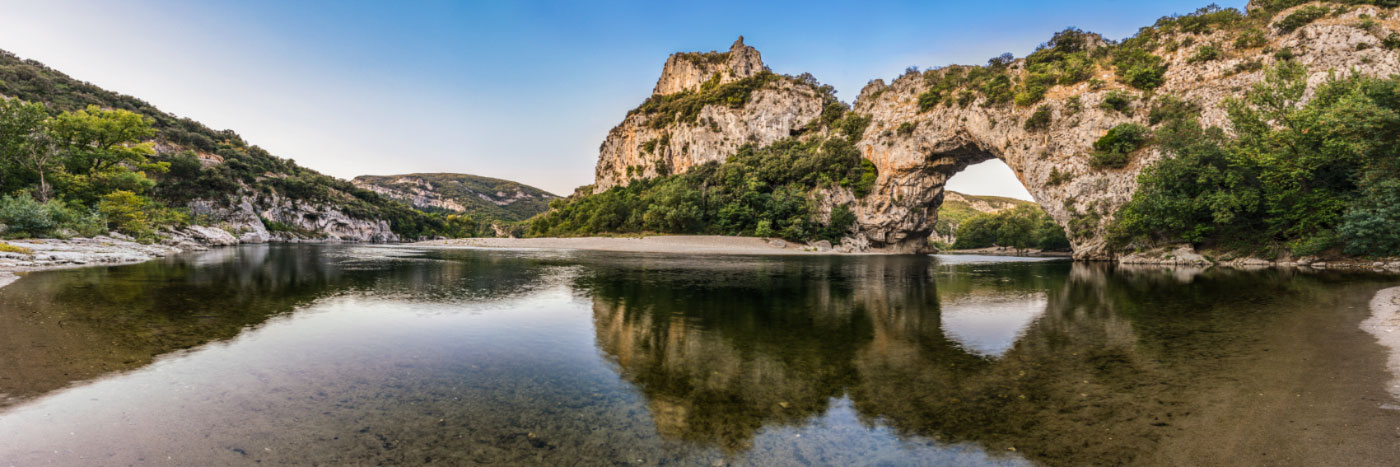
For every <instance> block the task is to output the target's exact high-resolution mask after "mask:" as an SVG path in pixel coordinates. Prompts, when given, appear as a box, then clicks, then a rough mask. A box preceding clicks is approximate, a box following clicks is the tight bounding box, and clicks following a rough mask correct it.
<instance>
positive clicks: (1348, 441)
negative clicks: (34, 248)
mask: <svg viewBox="0 0 1400 467" xmlns="http://www.w3.org/2000/svg"><path fill="white" fill-rule="evenodd" d="M1383 285H1387V284H1386V283H1385V282H1384V281H1383V280H1379V279H1377V278H1372V277H1364V276H1330V275H1309V276H1294V275H1291V274H1286V273H1281V272H1276V271H1267V272H1254V273H1231V272H1228V271H1218V270H1205V271H1189V272H1185V273H1183V272H1182V271H1180V270H1167V269H1153V268H1141V269H1119V268H1112V267H1108V266H1104V265H1085V264H1072V263H1068V262H1027V263H1018V264H1007V263H989V262H983V261H962V262H961V263H959V264H954V262H950V261H940V260H937V259H932V258H926V257H868V258H725V257H708V258H684V257H677V256H660V255H640V254H638V255H629V254H591V253H560V252H539V251H535V252H502V251H471V250H414V249H404V248H383V247H350V246H328V247H318V246H272V247H268V246H250V247H241V248H236V249H224V250H215V251H212V252H208V253H205V254H201V255H190V256H182V257H178V258H172V259H170V260H166V261H161V262H152V263H146V264H142V265H136V266H127V267H118V268H92V269H81V270H72V271H57V272H51V273H38V274H33V275H30V276H29V277H25V278H23V279H21V280H20V281H18V282H16V283H15V284H13V285H11V286H9V287H6V288H4V289H0V353H3V354H4V355H6V356H7V358H5V359H0V392H3V393H7V394H9V395H10V397H11V399H9V401H8V402H6V404H8V407H7V406H3V405H0V439H6V440H7V442H6V443H0V461H11V462H18V463H20V464H26V465H28V464H47V463H52V464H74V463H83V464H87V463H92V462H91V461H93V460H94V459H96V460H99V462H97V463H104V464H128V463H138V464H142V463H150V462H153V461H157V460H159V459H163V458H166V457H167V456H169V458H170V459H172V460H171V462H174V463H177V464H226V463H244V462H253V461H261V462H269V463H287V462H292V463H295V462H324V463H349V464H367V463H368V464H373V463H389V464H418V463H427V462H447V463H458V464H479V463H507V464H560V463H578V462H584V463H598V464H605V463H616V464H674V463H681V464H699V465H712V464H725V463H734V464H759V465H775V464H787V465H792V464H837V465H848V464H927V463H952V464H959V465H965V464H1021V463H1026V462H1027V461H1029V462H1034V463H1040V464H1050V465H1083V464H1175V465H1182V464H1188V465H1199V464H1214V465H1221V464H1255V463H1258V464H1339V463H1341V464H1354V465H1366V464H1368V463H1370V464H1375V463H1377V462H1378V460H1379V461H1382V462H1383V460H1385V459H1396V458H1400V445H1398V444H1397V443H1394V436H1395V435H1396V428H1397V427H1400V413H1397V412H1394V411H1385V410H1382V409H1380V408H1379V406H1380V405H1381V403H1382V402H1384V401H1386V399H1385V398H1386V397H1388V396H1387V395H1386V394H1385V392H1384V386H1383V381H1385V380H1386V379H1387V375H1385V374H1384V373H1383V371H1382V368H1383V363H1382V362H1383V359H1384V356H1383V354H1382V353H1381V352H1380V351H1379V350H1380V349H1379V348H1377V346H1376V345H1375V344H1374V342H1373V341H1372V340H1371V339H1370V337H1369V336H1368V335H1365V334H1364V333H1361V332H1360V331H1359V330H1358V329H1356V323H1357V322H1359V321H1360V320H1361V319H1362V317H1364V316H1365V314H1366V310H1365V303H1366V301H1367V300H1368V299H1369V297H1370V294H1371V292H1373V291H1374V290H1376V289H1378V288H1380V287H1381V286H1383ZM65 387H67V389H63V388H65ZM78 440H81V441H78ZM1222 445H1224V446H1228V449H1220V448H1219V446H1222ZM1244 454H1247V455H1249V456H1252V457H1250V458H1248V459H1245V458H1241V457H1239V456H1241V455H1244ZM1255 456H1257V457H1255Z"/></svg>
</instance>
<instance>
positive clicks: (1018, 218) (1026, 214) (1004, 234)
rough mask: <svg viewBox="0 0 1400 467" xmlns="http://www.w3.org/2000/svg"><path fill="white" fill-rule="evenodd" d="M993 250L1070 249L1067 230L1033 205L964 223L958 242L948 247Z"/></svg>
mask: <svg viewBox="0 0 1400 467" xmlns="http://www.w3.org/2000/svg"><path fill="white" fill-rule="evenodd" d="M993 246H1000V247H1009V248H1015V249H1017V250H1025V249H1030V248H1035V249H1039V250H1053V251H1068V250H1069V248H1070V245H1069V239H1068V238H1066V237H1065V230H1064V229H1063V228H1061V227H1060V226H1059V224H1056V223H1055V221H1054V220H1053V219H1051V218H1050V215H1048V214H1046V213H1045V210H1044V209H1041V208H1040V206H1037V205H1034V204H1031V205H1022V206H1017V207H1015V208H1012V209H1006V210H1003V211H999V212H994V213H982V214H978V215H976V216H973V217H971V218H968V219H966V220H964V221H962V222H961V223H960V224H959V225H958V231H957V240H956V241H955V242H954V243H953V244H952V245H950V246H949V247H950V248H953V249H958V250H966V249H973V248H987V247H993Z"/></svg>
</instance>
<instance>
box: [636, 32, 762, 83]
mask: <svg viewBox="0 0 1400 467" xmlns="http://www.w3.org/2000/svg"><path fill="white" fill-rule="evenodd" d="M766 69H767V68H766V67H764V66H763V58H762V57H761V56H760V55H759V53H758V49H755V48H753V47H749V46H747V45H744V36H739V39H738V40H736V41H734V44H733V45H731V46H730V47H729V51H728V52H723V53H720V52H714V51H711V52H709V53H703V52H684V53H677V54H671V57H670V58H667V59H666V66H665V67H663V68H662V69H661V78H660V79H658V80H656V88H655V89H652V91H651V93H652V94H653V95H658V96H663V95H667V94H675V93H678V92H684V91H693V90H696V89H699V88H700V85H701V84H702V83H704V82H705V81H707V80H709V79H710V78H711V77H713V76H714V75H719V84H727V83H732V82H734V81H738V80H741V79H744V78H748V77H750V76H753V75H756V74H758V73H759V72H761V71H764V70H766Z"/></svg>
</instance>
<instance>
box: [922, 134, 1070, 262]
mask: <svg viewBox="0 0 1400 467" xmlns="http://www.w3.org/2000/svg"><path fill="white" fill-rule="evenodd" d="M930 159H931V162H932V166H933V167H935V168H936V169H935V170H938V171H939V172H942V173H941V174H940V175H943V177H942V178H943V179H944V183H943V187H942V192H941V193H940V194H939V195H938V196H936V197H935V198H934V200H933V203H932V206H931V207H930V208H931V210H932V211H933V212H934V223H933V229H932V230H933V231H932V232H930V234H929V237H928V243H929V246H931V247H933V248H936V249H938V250H940V251H948V250H972V251H979V252H989V253H999V254H1006V253H1012V254H1072V253H1073V249H1072V248H1071V246H1070V241H1069V239H1068V238H1067V236H1066V235H1065V232H1064V229H1063V228H1062V227H1061V226H1060V225H1059V224H1058V223H1056V222H1055V220H1054V219H1053V218H1052V217H1051V216H1050V214H1049V213H1048V212H1047V211H1046V210H1045V209H1044V207H1042V206H1041V205H1040V204H1039V202H1038V201H1037V200H1036V199H1035V197H1034V196H1033V195H1032V194H1031V192H1030V190H1029V189H1028V187H1027V186H1026V184H1025V183H1023V182H1022V181H1021V179H1020V178H1019V177H1017V175H1016V172H1015V171H1013V170H1012V169H1011V167H1010V166H1008V165H1007V164H1006V163H1005V162H1003V161H1002V160H1001V159H1000V158H997V157H995V156H993V155H992V154H991V153H989V152H986V151H976V150H967V149H962V150H957V151H952V152H949V153H943V154H939V155H937V156H934V157H932V158H930Z"/></svg>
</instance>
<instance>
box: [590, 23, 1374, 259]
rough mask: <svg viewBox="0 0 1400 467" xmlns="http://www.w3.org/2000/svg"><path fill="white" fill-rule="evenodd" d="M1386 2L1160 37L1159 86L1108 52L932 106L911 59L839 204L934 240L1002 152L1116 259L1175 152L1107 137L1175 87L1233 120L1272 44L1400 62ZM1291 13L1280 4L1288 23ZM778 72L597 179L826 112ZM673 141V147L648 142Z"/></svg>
mask: <svg viewBox="0 0 1400 467" xmlns="http://www.w3.org/2000/svg"><path fill="white" fill-rule="evenodd" d="M1383 10H1384V9H1380V8H1378V7H1374V6H1356V7H1354V8H1351V9H1348V10H1347V11H1345V12H1344V13H1339V14H1337V15H1335V16H1333V17H1331V18H1329V20H1327V21H1317V22H1314V23H1310V24H1307V25H1305V26H1303V27H1300V28H1298V29H1297V30H1296V31H1293V32H1287V33H1284V32H1280V30H1279V29H1277V28H1274V27H1272V26H1270V27H1266V28H1264V31H1265V41H1264V43H1263V44H1262V45H1255V46H1253V47H1252V48H1250V49H1239V50H1234V49H1238V46H1236V47H1234V49H1232V53H1229V54H1226V55H1224V56H1222V57H1220V58H1218V59H1215V60H1208V61H1196V60H1192V59H1191V57H1192V54H1193V53H1195V52H1196V49H1197V47H1193V46H1189V45H1188V46H1181V47H1178V48H1174V49H1171V50H1166V49H1154V51H1155V53H1158V54H1160V55H1161V57H1162V58H1163V60H1164V64H1165V65H1166V73H1165V75H1164V76H1163V82H1162V83H1161V85H1160V86H1158V87H1157V88H1156V89H1155V90H1153V91H1150V92H1149V91H1142V90H1139V89H1134V88H1131V87H1129V86H1127V85H1125V84H1124V83H1121V82H1119V81H1118V79H1117V77H1116V75H1115V73H1114V70H1113V68H1112V66H1111V65H1110V64H1100V65H1097V66H1096V68H1094V70H1093V76H1092V78H1091V79H1089V80H1087V81H1085V82H1080V83H1077V84H1070V85H1056V86H1054V87H1052V88H1050V89H1049V90H1048V92H1047V93H1046V94H1045V96H1044V98H1043V100H1041V101H1039V102H1036V103H1035V104H1033V105H1025V106H1022V105H1016V104H1014V103H1009V102H1008V103H1002V104H996V105H990V106H988V105H984V102H985V100H984V98H983V97H981V96H980V95H974V96H973V97H974V98H973V99H972V100H971V101H969V102H964V103H958V104H953V103H947V102H945V103H943V105H938V106H936V107H934V108H932V109H928V110H926V111H925V110H921V109H920V106H919V103H918V100H919V94H921V93H922V92H924V91H925V90H927V89H928V88H929V87H928V84H927V83H926V82H925V79H924V77H923V75H922V74H921V73H919V72H917V71H915V70H911V71H910V72H908V73H905V74H904V75H903V76H900V77H898V78H896V79H895V80H894V81H893V82H891V83H889V84H888V85H887V84H886V83H885V82H884V81H883V80H874V81H872V82H871V83H870V84H869V85H867V86H866V87H865V89H862V90H861V93H860V95H859V96H858V97H857V98H856V101H855V103H854V105H853V106H852V111H854V112H856V113H858V114H860V115H863V116H867V117H869V118H870V119H871V120H870V124H869V126H868V127H867V128H866V131H865V133H864V136H863V137H862V139H861V140H860V141H859V142H858V143H857V147H858V148H860V150H861V151H862V154H863V155H864V157H865V158H866V159H869V160H870V161H871V162H873V163H874V164H875V166H876V168H877V169H878V171H879V178H878V179H877V181H876V183H875V186H874V187H873V190H872V192H871V193H870V194H869V195H867V196H865V197H864V198H861V199H854V198H853V196H852V194H851V193H850V192H849V191H848V190H836V192H834V193H828V199H827V203H826V204H827V205H835V204H840V203H848V202H853V203H852V204H853V211H854V212H855V214H856V225H855V226H854V228H853V230H852V232H851V240H853V241H852V242H851V243H852V244H854V245H856V246H858V247H864V246H871V247H884V248H891V249H896V250H903V251H908V252H915V251H922V250H923V249H925V248H926V245H927V243H926V241H927V238H928V235H929V233H931V232H932V231H933V226H934V221H935V220H936V215H937V210H938V207H939V206H940V205H941V203H942V199H943V188H944V185H945V184H946V182H947V180H948V179H949V178H951V177H952V176H953V175H954V174H956V173H957V172H959V171H961V170H962V169H964V168H966V167H967V166H968V165H971V164H974V163H977V162H982V161H986V160H990V159H993V158H995V159H1000V160H1001V161H1003V162H1005V163H1006V165H1007V166H1008V167H1010V168H1011V170H1012V171H1013V172H1014V173H1015V174H1016V177H1017V179H1018V180H1020V181H1021V183H1022V184H1023V185H1024V186H1025V187H1026V189H1027V190H1028V191H1029V192H1030V193H1031V195H1032V196H1033V197H1034V198H1035V200H1036V202H1037V203H1039V204H1040V206H1041V207H1043V208H1044V209H1045V211H1046V212H1047V213H1049V215H1050V217H1051V218H1053V219H1054V220H1055V222H1056V223H1058V224H1059V225H1060V226H1062V227H1064V228H1065V230H1066V236H1067V237H1069V240H1070V244H1071V246H1072V247H1073V249H1074V255H1075V258H1078V259H1092V260H1107V259H1112V258H1113V252H1112V251H1111V250H1110V249H1109V247H1108V244H1107V238H1106V237H1107V227H1108V226H1109V225H1110V224H1111V221H1112V219H1113V216H1114V213H1116V212H1117V211H1118V210H1119V208H1121V207H1122V206H1123V205H1124V204H1125V203H1127V202H1128V201H1129V200H1130V199H1131V198H1132V195H1133V192H1134V191H1135V190H1136V189H1137V177H1138V174H1139V173H1141V171H1142V170H1143V168H1145V167H1147V166H1148V165H1151V164H1152V163H1154V162H1156V161H1157V160H1159V159H1160V158H1162V157H1163V154H1162V152H1161V150H1160V149H1159V148H1157V147H1155V146H1149V147H1147V148H1145V149H1142V150H1140V151H1137V152H1136V153H1134V154H1132V156H1131V160H1130V161H1129V162H1128V163H1127V165H1126V166H1124V167H1121V168H1113V169H1105V168H1095V167H1092V166H1091V164H1090V160H1091V155H1092V154H1093V151H1094V150H1093V143H1094V141H1096V140H1098V139H1099V138H1100V137H1102V136H1103V135H1104V134H1105V133H1107V132H1108V130H1109V129H1110V128H1113V127H1114V126H1117V125H1119V124H1123V123H1129V122H1134V123H1139V124H1143V125H1147V124H1148V123H1149V122H1148V115H1147V114H1148V110H1149V108H1150V103H1151V102H1152V101H1153V100H1154V99H1157V98H1158V97H1161V96H1172V97H1174V98H1177V99H1181V100H1183V101H1187V102H1191V103H1194V104H1196V105H1198V106H1199V107H1200V109H1201V111H1200V113H1199V115H1198V118H1199V120H1200V122H1201V123H1202V124H1203V125H1205V126H1218V127H1222V128H1227V129H1228V128H1229V123H1228V120H1227V118H1226V112H1225V109H1224V105H1223V103H1224V101H1225V100H1226V99H1227V98H1231V97H1239V96H1242V95H1243V93H1244V91H1245V90H1247V89H1249V87H1250V86H1251V85H1253V84H1254V83H1256V82H1258V81H1260V80H1261V79H1262V78H1263V76H1264V71H1263V69H1264V68H1267V67H1269V66H1273V65H1274V64H1276V63H1277V62H1279V61H1281V60H1284V58H1280V57H1277V56H1274V55H1272V54H1269V53H1265V52H1264V51H1265V50H1281V49H1288V50H1290V51H1291V52H1292V58H1291V60H1293V61H1295V62H1296V63H1299V64H1302V65H1303V66H1305V67H1306V68H1307V69H1308V73H1309V76H1308V85H1309V87H1315V86H1317V85H1318V84H1321V83H1322V82H1324V81H1325V80H1326V79H1327V77H1328V75H1329V74H1332V73H1336V74H1338V75H1344V74H1351V73H1357V74H1363V75H1370V76H1390V75H1397V74H1400V50H1391V49H1387V48H1385V47H1382V46H1381V43H1380V41H1381V39H1379V37H1386V36H1385V35H1386V34H1390V33H1395V32H1397V31H1396V28H1395V26H1394V25H1393V24H1391V23H1389V22H1385V23H1378V24H1377V25H1376V28H1375V30H1371V31H1368V30H1364V29H1360V28H1357V27H1355V26H1354V24H1355V23H1356V22H1357V21H1360V20H1361V17H1362V16H1361V15H1367V17H1376V16H1377V15H1378V14H1379V13H1381V12H1382V11H1383ZM1288 13H1289V11H1288V10H1285V11H1281V12H1278V13H1277V14H1276V15H1275V16H1274V18H1275V21H1276V20H1277V19H1278V18H1283V17H1286V16H1287V15H1288ZM1387 14H1390V13H1387ZM1181 34H1185V33H1181ZM1230 34H1231V33H1230V32H1228V31H1212V32H1207V33H1202V34H1191V42H1192V43H1194V44H1198V45H1199V44H1227V43H1230V42H1231V41H1232V37H1233V36H1230ZM1159 39H1161V40H1166V39H1167V37H1165V36H1164V37H1160V38H1159ZM687 61H691V62H695V63H689V64H687V63H685V62H687ZM1005 66H1006V72H1007V73H1008V75H1009V76H1012V77H1014V78H1013V79H1014V80H1020V79H1024V77H1025V75H1026V70H1025V61H1024V60H1023V59H1022V60H1015V61H1011V62H1009V63H1007V64H1005ZM761 69H766V67H763V66H762V62H761V61H760V59H759V54H758V52H757V51H756V50H754V49H752V47H749V46H747V45H744V44H743V42H742V40H741V41H737V42H736V43H735V44H734V46H733V47H731V49H730V52H727V53H717V52H715V53H710V54H676V55H673V56H672V57H671V60H668V61H667V66H666V69H665V71H664V72H663V75H662V77H661V79H660V80H658V84H657V92H663V91H672V92H675V91H677V90H684V89H693V88H695V87H697V86H699V83H701V82H703V81H705V80H709V79H711V78H713V77H714V76H715V75H718V76H720V78H721V80H731V79H734V78H741V77H744V76H751V75H752V74H753V73H756V72H757V70H761ZM777 83H778V84H779V85H778V86H769V87H764V88H763V89H760V90H758V91H756V92H755V97H754V98H753V99H752V100H751V101H750V102H749V103H748V104H747V105H745V106H743V107H741V108H727V107H724V106H714V105H711V106H706V107H705V108H704V109H702V110H701V113H700V118H701V119H702V120H704V121H706V122H710V121H713V122H714V123H713V124H710V125H708V126H704V125H699V124H680V123H676V124H671V125H667V126H663V127H661V128H653V127H652V126H651V125H648V121H647V119H646V118H645V117H644V116H641V115H637V114H629V116H628V117H627V119H626V120H624V121H623V122H622V123H621V124H619V125H618V126H617V127H616V128H614V129H613V130H612V132H611V133H609V135H608V138H607V139H606V140H605V141H604V143H603V146H602V148H600V153H599V160H598V168H597V177H596V183H595V185H594V186H593V187H592V189H593V191H595V192H597V191H602V190H605V189H607V188H608V187H612V186H618V185H626V184H627V183H628V182H629V180H631V179H632V178H634V177H635V178H644V177H651V176H655V175H658V174H659V173H660V171H658V170H657V169H656V167H660V168H665V169H666V170H667V171H669V172H670V173H679V172H683V171H685V170H686V169H687V168H689V167H693V166H696V165H698V164H700V163H704V162H706V161H721V160H724V158H726V157H728V156H729V155H731V154H733V152H734V150H735V149H736V148H737V147H738V146H739V145H740V144H742V143H753V144H758V145H763V144H768V143H771V142H773V141H777V140H779V139H781V138H784V137H788V136H791V135H794V134H797V132H798V131H799V129H801V128H803V127H805V126H806V125H807V123H808V122H811V121H812V120H813V119H814V118H816V117H817V116H818V115H819V114H820V113H821V110H822V106H823V105H824V104H823V102H822V97H821V95H820V93H819V92H818V91H817V90H816V89H815V86H813V85H811V84H810V83H808V82H806V81H803V80H800V79H785V80H779V81H777ZM1113 92H1119V93H1123V94H1125V95H1128V96H1131V97H1132V99H1134V103H1133V104H1131V105H1130V108H1129V110H1130V111H1129V112H1120V111H1117V110H1112V109H1106V108H1101V107H1100V104H1101V103H1102V102H1103V101H1104V99H1105V98H1106V97H1108V96H1109V95H1110V93H1113ZM945 99H951V96H947V97H945ZM1041 107H1044V108H1046V109H1047V110H1048V111H1049V112H1050V114H1051V118H1050V122H1049V123H1048V124H1046V125H1045V126H1043V127H1040V128H1036V129H1028V128H1026V126H1025V121H1026V119H1027V118H1028V117H1029V116H1030V115H1031V114H1032V113H1033V112H1035V110H1036V109H1038V108H1041ZM662 135H665V136H666V137H665V138H662ZM652 141H655V143H650V144H649V142H652ZM662 143H664V144H662ZM663 146H664V150H658V151H656V152H653V151H650V150H648V148H649V147H651V148H653V149H654V148H661V147H663ZM828 208H829V207H828Z"/></svg>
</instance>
